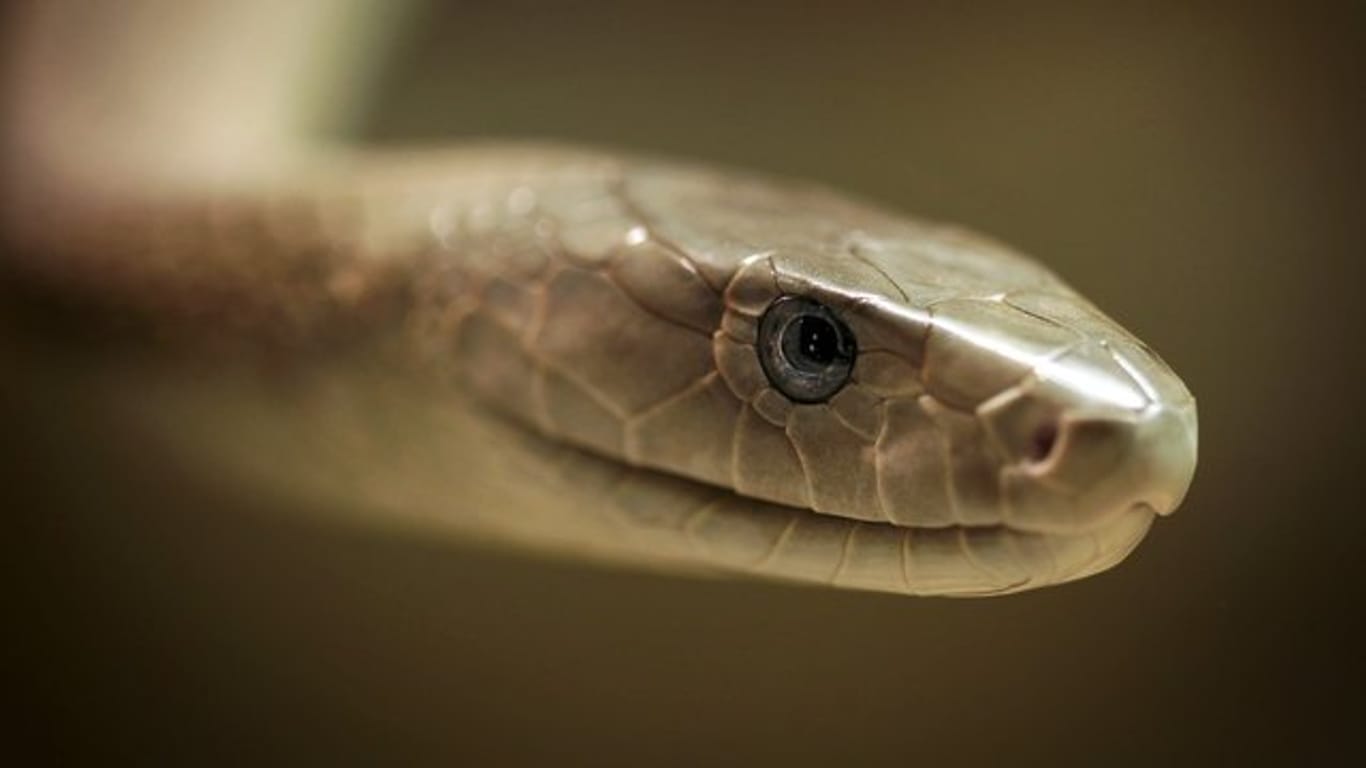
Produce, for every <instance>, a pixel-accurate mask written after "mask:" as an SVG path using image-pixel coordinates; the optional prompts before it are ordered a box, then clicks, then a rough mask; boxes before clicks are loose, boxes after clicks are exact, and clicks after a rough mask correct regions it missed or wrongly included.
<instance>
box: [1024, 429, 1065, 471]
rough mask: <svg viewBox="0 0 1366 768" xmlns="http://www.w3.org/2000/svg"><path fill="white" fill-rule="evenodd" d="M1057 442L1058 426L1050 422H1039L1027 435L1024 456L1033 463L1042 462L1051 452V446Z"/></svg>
mask: <svg viewBox="0 0 1366 768" xmlns="http://www.w3.org/2000/svg"><path fill="white" fill-rule="evenodd" d="M1057 444H1058V426H1057V425H1056V424H1052V423H1048V424H1041V425H1039V426H1038V427H1037V428H1036V429H1035V430H1034V433H1033V434H1032V435H1030V436H1029V446H1028V448H1027V453H1026V458H1028V459H1029V461H1031V462H1033V463H1035V464H1039V463H1042V462H1044V461H1046V460H1047V459H1048V457H1049V456H1051V455H1052V454H1053V448H1054V447H1055V446H1057Z"/></svg>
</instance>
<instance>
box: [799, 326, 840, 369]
mask: <svg viewBox="0 0 1366 768" xmlns="http://www.w3.org/2000/svg"><path fill="white" fill-rule="evenodd" d="M797 340H798V341H797V344H798V349H799V350H800V351H801V355H802V357H804V358H805V359H806V360H808V361H810V362H813V363H816V364H818V365H829V364H830V363H832V362H833V361H834V360H835V357H836V356H837V355H838V354H839V332H838V331H836V330H835V327H834V326H833V325H831V324H830V322H829V321H828V320H826V319H825V318H821V317H812V316H809V315H808V316H807V317H803V318H801V319H799V320H798V321H797Z"/></svg>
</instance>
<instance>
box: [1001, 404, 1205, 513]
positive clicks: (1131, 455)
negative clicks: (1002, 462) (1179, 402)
mask: <svg viewBox="0 0 1366 768" xmlns="http://www.w3.org/2000/svg"><path fill="white" fill-rule="evenodd" d="M1016 441H1017V442H1018V443H1019V445H1018V446H1017V447H1016V448H1015V452H1016V453H1017V455H1019V456H1020V461H1018V462H1017V463H1015V464H1013V465H1011V466H1008V467H1006V468H1005V470H1004V477H1003V491H1004V499H1005V504H1006V511H1007V519H1008V521H1009V522H1011V523H1012V524H1015V525H1019V526H1020V527H1023V528H1028V529H1031V530H1040V531H1074V530H1079V529H1084V528H1087V527H1090V526H1092V525H1095V524H1100V523H1104V522H1107V521H1109V520H1111V519H1113V518H1114V516H1115V515H1118V514H1120V513H1124V512H1130V511H1142V512H1145V513H1148V514H1159V515H1165V514H1169V513H1171V512H1172V511H1173V510H1175V509H1176V507H1177V506H1178V505H1179V504H1180V503H1181V500H1182V498H1183V497H1184V496H1185V494H1186V489H1187V488H1188V487H1189V486H1190V482H1191V478H1192V476H1193V475H1194V472H1195V452H1196V432H1195V407H1194V404H1193V403H1191V404H1189V405H1186V406H1184V407H1170V406H1166V405H1154V406H1152V407H1150V408H1148V409H1146V410H1144V411H1142V412H1139V413H1132V412H1121V413H1113V414H1107V413H1075V414H1065V415H1062V416H1060V417H1058V418H1057V419H1056V420H1046V419H1045V420H1042V421H1040V422H1039V423H1038V424H1036V425H1034V426H1033V427H1032V428H1030V429H1029V430H1027V431H1022V432H1020V433H1018V435H1017V437H1016Z"/></svg>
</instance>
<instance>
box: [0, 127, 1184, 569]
mask: <svg viewBox="0 0 1366 768" xmlns="http://www.w3.org/2000/svg"><path fill="white" fill-rule="evenodd" d="M290 168H291V169H290V170H285V169H284V168H283V167H282V168H278V169H275V170H274V171H273V172H272V173H271V174H269V175H267V176H266V177H263V178H255V179H251V180H249V181H247V182H237V183H232V184H223V183H220V184H216V185H215V184H212V183H205V182H198V181H197V182H196V183H193V184H182V185H175V184H165V185H162V186H160V187H152V186H151V185H143V186H139V184H138V183H130V185H129V186H128V187H127V188H120V189H119V190H118V191H117V192H116V193H111V192H109V191H108V190H105V191H103V192H99V193H96V192H91V191H88V190H86V191H82V190H73V189H72V188H71V187H70V185H54V186H53V187H52V191H51V193H50V197H48V198H47V202H45V203H44V204H43V205H40V206H31V207H30V208H29V209H28V212H27V213H26V214H25V215H24V216H23V217H22V218H21V220H17V221H15V220H12V221H11V222H10V223H9V225H8V226H7V230H8V236H9V237H10V238H12V239H13V240H14V241H15V242H17V243H19V244H20V248H19V250H20V251H22V252H23V253H26V254H38V255H40V256H41V258H34V257H30V258H25V259H19V260H17V261H16V262H15V263H13V264H11V265H9V266H10V268H11V271H13V272H16V273H19V274H22V275H23V276H24V279H26V280H36V281H38V282H40V283H42V284H44V285H48V286H55V287H57V288H58V289H59V290H61V291H63V292H65V293H67V294H69V295H72V296H78V297H81V298H82V299H84V300H86V301H89V302H92V303H99V304H103V305H106V306H112V307H116V308H121V309H126V310H131V311H133V312H136V313H137V314H139V315H141V316H145V317H149V318H152V319H153V322H155V323H157V324H160V325H164V326H168V327H174V328H175V329H176V332H177V333H185V334H189V335H190V336H192V337H202V336H207V335H215V336H229V337H235V338H239V339H242V340H244V341H245V342H246V343H248V344H285V345H288V344H294V343H300V342H301V341H305V340H317V339H320V338H329V339H334V340H341V341H342V342H343V343H344V341H345V340H346V339H347V338H348V337H350V336H352V335H356V334H364V335H366V336H374V335H380V336H384V337H386V338H389V339H392V340H394V341H396V342H398V343H397V345H396V346H397V348H398V349H400V350H401V351H400V352H398V353H397V354H395V355H394V356H393V358H392V360H394V361H395V363H394V364H395V365H396V366H397V367H398V368H399V369H400V370H401V371H402V372H403V373H402V374H401V375H402V376H403V377H405V378H412V379H414V380H417V379H420V380H422V381H423V382H426V384H424V386H425V387H426V388H425V389H424V390H423V391H424V392H425V393H427V394H426V395H425V396H426V397H429V398H430V401H429V404H430V410H429V412H430V413H432V414H436V413H438V412H439V413H442V414H444V415H443V416H442V417H440V418H436V417H433V418H432V419H431V425H430V428H431V429H433V430H435V429H436V428H437V427H436V424H437V422H439V421H441V420H442V419H444V420H445V421H444V422H442V423H443V424H444V427H443V428H449V429H450V431H449V432H448V434H450V435H452V438H451V440H450V441H449V442H448V443H447V447H448V448H449V453H446V454H441V453H439V452H438V453H435V454H433V455H444V456H446V458H447V459H448V460H449V464H447V465H445V466H444V467H443V468H442V470H441V471H442V472H444V473H446V474H447V475H448V477H447V479H448V480H449V479H450V477H454V478H457V479H458V480H459V482H456V483H454V486H455V487H462V486H463V487H464V489H465V490H464V492H463V493H464V498H455V497H447V498H446V505H445V507H446V509H445V511H444V512H440V513H437V514H438V516H441V515H445V516H446V517H448V518H450V517H453V518H456V519H457V521H458V523H459V524H458V525H454V526H452V527H453V528H463V529H465V530H468V531H475V532H490V531H495V532H499V534H500V535H505V537H506V538H508V539H510V540H513V541H516V542H522V543H528V542H529V543H534V544H537V545H545V544H546V543H547V542H549V543H550V548H552V549H557V550H559V551H562V552H569V553H571V554H580V555H592V556H606V557H609V558H612V559H617V560H627V561H631V562H639V563H647V564H654V565H656V566H663V567H667V568H677V569H684V568H689V569H695V568H699V567H700V568H720V569H722V570H725V571H727V572H732V573H747V574H757V575H767V576H777V577H782V578H787V579H795V580H799V581H807V582H818V583H829V584H835V585H839V586H850V587H858V588H868V589H877V590H884V591H894V592H905V593H912V594H957V595H978V594H999V593H1003V592H1013V591H1018V590H1022V589H1027V588H1031V587H1037V586H1041V585H1046V584H1052V583H1059V582H1063V581H1069V580H1072V579H1076V578H1079V577H1082V576H1085V575H1089V574H1092V573H1095V572H1098V571H1100V570H1103V569H1105V568H1108V567H1110V566H1111V565H1114V564H1115V563H1117V562H1119V561H1120V560H1121V559H1123V557H1125V556H1126V555H1127V554H1128V553H1129V551H1131V550H1132V548H1133V547H1134V546H1135V545H1136V544H1137V543H1138V542H1139V541H1140V540H1141V538H1142V537H1143V536H1144V535H1145V534H1146V532H1147V531H1148V528H1149V526H1150V524H1151V522H1152V520H1153V519H1154V517H1155V516H1157V515H1162V514H1166V513H1169V512H1171V511H1173V510H1174V509H1175V508H1176V506H1177V505H1178V504H1179V503H1180V501H1181V499H1182V497H1183V496H1184V494H1185V491H1186V488H1187V487H1188V485H1189V483H1190V480H1191V476H1192V473H1193V470H1194V465H1195V455H1196V437H1195V435H1196V420H1195V405H1194V400H1193V398H1192V397H1191V395H1190V394H1189V392H1188V391H1187V390H1186V388H1185V387H1184V385H1183V384H1182V383H1181V381H1180V380H1179V379H1178V378H1177V377H1176V376H1175V375H1174V374H1173V373H1172V372H1171V371H1170V369H1169V368H1168V367H1167V366H1166V365H1165V364H1164V363H1163V362H1162V361H1161V360H1160V359H1159V358H1157V356H1156V355H1155V354H1153V353H1152V352H1151V351H1150V350H1149V349H1148V348H1147V347H1146V346H1145V345H1143V344H1142V343H1141V342H1139V341H1138V340H1137V339H1135V338H1134V337H1133V336H1132V335H1131V334H1129V333H1127V332H1126V331H1124V330H1123V329H1122V328H1121V327H1119V326H1118V325H1117V324H1116V323H1114V322H1113V321H1112V320H1110V319H1109V318H1108V317H1106V316H1105V315H1104V314H1103V313H1102V312H1101V311H1099V310H1098V309H1096V308H1095V307H1094V306H1093V305H1092V304H1091V303H1090V302H1088V301H1086V300H1085V299H1084V298H1082V297H1080V296H1079V295H1078V294H1077V293H1076V292H1075V291H1073V290H1072V289H1071V288H1069V287H1068V286H1067V285H1066V284H1065V283H1063V282H1062V281H1061V280H1060V279H1058V278H1057V277H1056V276H1054V275H1053V274H1052V273H1051V272H1049V271H1048V270H1046V269H1045V268H1043V267H1041V266H1040V265H1038V264H1037V263H1036V262H1034V261H1032V260H1029V259H1027V258H1025V257H1023V256H1021V255H1019V254H1017V253H1015V252H1014V251H1012V250H1011V249H1009V248H1008V247H1006V246H1003V245H1001V244H998V243H996V242H994V241H991V240H988V239H986V238H983V237H980V236H977V235H974V234H971V233H969V232H967V231H964V230H961V229H957V228H953V227H946V226H941V225H935V224H930V223H925V222H922V221H919V220H916V219H912V218H908V217H905V216H902V215H899V214H896V213H893V212H888V211H885V210H883V209H881V208H879V207H877V206H874V205H869V204H866V203H863V202H859V201H856V200H853V199H850V198H847V197H845V196H842V195H839V194H837V193H834V192H831V191H829V190H826V189H824V188H821V187H819V186H814V185H810V184H805V183H798V182H794V181H789V180H780V179H770V178H765V177H760V176H756V175H752V174H745V173H740V172H735V171H729V170H724V169H715V168H710V167H706V166H701V165H696V164H685V163H681V162H677V161H670V160H660V159H655V158H649V157H640V156H632V155H624V154H618V153H612V152H607V151H602V150H592V149H582V148H573V147H563V146H558V145H549V144H470V145H466V146H464V147H460V148H453V149H450V150H440V151H427V152H416V151H415V152H408V153H397V152H390V153H368V154H367V153H357V154H354V155H345V156H343V157H342V158H336V157H329V158H327V159H326V160H321V161H310V162H308V163H306V164H300V165H299V166H297V167H295V166H290ZM34 194H35V196H37V195H38V194H39V193H37V192H35V193H34ZM791 297H798V298H801V299H802V300H805V301H810V302H813V303H816V304H818V305H819V306H821V307H824V308H828V311H829V312H830V313H832V314H833V315H834V316H837V317H838V318H839V319H840V321H841V323H842V326H843V327H845V328H846V329H847V331H848V332H849V333H851V334H852V336H853V337H854V338H855V339H857V356H856V358H854V359H853V362H852V369H851V371H850V372H849V375H848V381H847V383H844V384H843V386H842V387H840V388H839V389H838V391H837V392H836V393H834V394H833V395H832V396H829V397H828V398H825V399H821V400H818V401H815V402H802V401H800V400H795V399H793V398H792V397H790V396H789V395H787V394H785V393H784V392H785V390H784V387H783V386H782V382H780V381H775V380H774V379H773V374H772V371H771V370H768V369H766V368H765V367H764V365H763V363H762V360H761V356H762V355H761V349H760V347H761V346H762V345H763V343H764V339H763V338H762V337H761V332H760V325H761V319H762V318H763V317H764V314H765V312H766V311H768V310H769V309H770V308H771V307H773V306H774V305H775V302H778V301H780V300H783V299H787V298H791ZM426 428H427V427H424V426H423V419H421V418H419V419H415V420H414V422H413V424H412V429H413V430H416V431H422V430H424V429H426ZM413 439H414V441H415V442H416V443H417V444H421V443H422V441H423V440H425V439H428V438H426V437H424V436H422V435H414V438H413ZM379 461H380V462H381V463H382V462H383V459H380V460H379ZM368 471H370V472H373V473H375V474H376V475H383V474H385V472H386V471H393V470H392V468H390V469H389V470H386V469H385V468H384V467H381V466H373V465H371V466H370V469H369V470H368ZM399 474H400V475H401V474H402V471H401V469H400V470H399ZM438 474H439V473H438ZM420 476H421V477H427V478H428V479H430V476H423V475H420V473H412V474H411V475H410V476H409V477H408V479H407V481H405V482H402V483H400V484H401V485H411V484H412V481H414V480H415V479H416V478H418V477H420ZM457 493H459V492H457ZM435 506H438V507H441V506H442V504H441V503H437V504H436V505H435Z"/></svg>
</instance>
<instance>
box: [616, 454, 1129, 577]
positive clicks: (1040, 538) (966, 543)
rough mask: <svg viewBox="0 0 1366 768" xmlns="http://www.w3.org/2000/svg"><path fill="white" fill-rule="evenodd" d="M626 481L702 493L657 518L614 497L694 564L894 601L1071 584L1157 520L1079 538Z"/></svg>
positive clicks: (1111, 559)
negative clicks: (895, 519) (919, 521)
mask: <svg viewBox="0 0 1366 768" xmlns="http://www.w3.org/2000/svg"><path fill="white" fill-rule="evenodd" d="M627 474H628V475H632V476H636V479H635V480H633V481H632V483H634V484H636V485H637V487H639V485H640V484H642V483H652V484H653V483H658V484H668V485H673V484H676V483H681V484H686V485H688V486H693V487H694V488H695V489H699V490H698V491H696V492H695V493H701V494H705V496H704V497H703V498H704V500H703V501H702V503H701V504H700V505H697V504H694V505H692V506H691V507H690V508H689V509H685V510H682V511H680V512H679V513H677V514H667V513H666V514H664V515H662V516H661V515H659V514H658V510H646V509H641V508H639V507H636V506H635V505H634V504H631V503H630V502H629V499H630V498H631V497H632V496H634V495H635V494H633V493H631V492H627V493H625V494H620V495H619V498H620V499H625V500H626V502H625V503H622V504H621V505H620V506H621V507H622V508H623V509H624V510H625V511H626V512H627V514H628V516H629V517H630V518H632V519H633V521H634V522H636V523H647V524H650V525H652V526H662V527H663V528H665V529H667V530H670V531H672V532H674V533H676V534H678V535H679V538H681V540H682V542H683V545H684V547H685V548H686V549H687V550H688V551H689V552H691V554H692V557H694V558H700V559H701V560H702V561H703V562H705V563H706V564H708V565H712V566H716V567H719V568H721V569H723V570H726V571H731V572H736V573H742V574H747V575H754V576H759V577H763V578H773V579H779V580H783V581H795V582H805V583H812V584H833V585H835V586H840V587H850V588H857V589H864V590H873V591H882V592H893V593H899V594H914V595H949V596H953V595H958V596H973V595H995V594H1008V593H1011V592H1019V591H1024V590H1028V589H1033V588H1036V587H1041V586H1046V585H1050V584H1058V583H1062V582H1066V581H1072V580H1075V579H1079V578H1082V577H1085V576H1088V575H1091V574H1094V573H1097V572H1099V571H1102V570H1105V569H1106V568H1109V567H1111V566H1113V565H1114V564H1116V563H1118V562H1119V561H1120V560H1122V559H1124V557H1126V556H1127V555H1128V554H1129V553H1130V552H1131V551H1132V550H1133V549H1134V548H1135V547H1136V546H1137V544H1138V543H1139V541H1141V540H1142V538H1143V537H1144V535H1145V534H1146V533H1147V531H1148V529H1149V526H1150V525H1151V523H1152V521H1153V519H1154V518H1155V516H1156V515H1155V513H1154V511H1153V510H1152V509H1151V508H1147V507H1146V506H1144V505H1135V506H1134V507H1131V508H1129V509H1127V510H1123V511H1121V512H1120V513H1117V514H1115V515H1113V516H1110V517H1109V518H1107V520H1106V521H1105V522H1103V523H1101V524H1098V525H1093V526H1090V527H1088V528H1087V529H1086V530H1083V531H1078V532H1051V531H1030V530H1024V529H1021V528H1017V527H1012V526H1010V525H1006V524H992V525H961V524H956V525H949V526H943V527H921V526H902V525H896V524H893V523H889V522H878V521H866V520H857V519H853V518H845V517H839V516H836V515H831V514H824V513H819V512H815V511H813V510H810V509H804V508H798V507H788V506H783V505H780V504H774V503H770V502H765V501H762V500H756V499H752V498H749V497H745V496H742V495H740V494H738V493H735V492H734V491H730V490H728V489H724V488H720V487H718V486H712V485H708V484H706V483H703V482H701V481H696V480H689V479H686V478H679V477H676V476H674V475H671V474H669V473H667V472H663V471H659V470H651V469H639V470H636V471H634V472H628V473H627ZM641 475H643V476H641ZM718 491H719V493H718ZM694 498H697V495H694Z"/></svg>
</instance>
